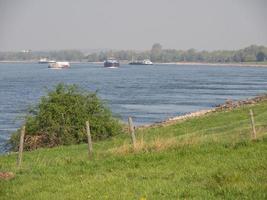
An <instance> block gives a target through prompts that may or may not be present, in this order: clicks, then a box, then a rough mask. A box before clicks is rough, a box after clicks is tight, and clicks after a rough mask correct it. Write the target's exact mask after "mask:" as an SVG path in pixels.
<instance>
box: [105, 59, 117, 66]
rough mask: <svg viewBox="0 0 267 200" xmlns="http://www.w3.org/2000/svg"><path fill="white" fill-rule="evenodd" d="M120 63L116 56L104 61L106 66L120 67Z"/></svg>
mask: <svg viewBox="0 0 267 200" xmlns="http://www.w3.org/2000/svg"><path fill="white" fill-rule="evenodd" d="M119 66H120V63H119V61H118V60H116V59H115V58H108V59H107V60H105V61H104V67H119Z"/></svg>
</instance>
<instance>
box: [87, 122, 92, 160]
mask: <svg viewBox="0 0 267 200" xmlns="http://www.w3.org/2000/svg"><path fill="white" fill-rule="evenodd" d="M86 132H87V140H88V156H89V159H90V158H92V153H93V145H92V138H91V132H90V125H89V121H86Z"/></svg>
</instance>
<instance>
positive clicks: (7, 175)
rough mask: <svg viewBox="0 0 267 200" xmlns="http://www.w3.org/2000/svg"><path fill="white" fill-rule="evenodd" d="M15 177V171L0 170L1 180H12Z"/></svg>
mask: <svg viewBox="0 0 267 200" xmlns="http://www.w3.org/2000/svg"><path fill="white" fill-rule="evenodd" d="M14 177H15V174H14V173H13V172H0V180H10V179H12V178H14Z"/></svg>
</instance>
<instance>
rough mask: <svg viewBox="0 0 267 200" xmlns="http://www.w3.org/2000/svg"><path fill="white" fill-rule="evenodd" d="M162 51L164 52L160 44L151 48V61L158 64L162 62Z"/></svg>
mask: <svg viewBox="0 0 267 200" xmlns="http://www.w3.org/2000/svg"><path fill="white" fill-rule="evenodd" d="M161 51H162V46H161V44H159V43H155V44H153V45H152V48H151V60H152V61H153V62H157V61H160V60H161V57H160V56H161Z"/></svg>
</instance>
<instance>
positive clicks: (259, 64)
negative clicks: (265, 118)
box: [0, 60, 267, 67]
mask: <svg viewBox="0 0 267 200" xmlns="http://www.w3.org/2000/svg"><path fill="white" fill-rule="evenodd" d="M69 62H70V63H71V64H79V63H81V64H87V63H88V64H103V62H86V61H69ZM0 63H23V64H25V63H36V64H40V63H38V60H27V61H12V60H4V61H0ZM121 63H122V64H128V62H121ZM154 65H189V66H194V65H200V66H204V65H205V66H222V67H227V66H234V67H267V63H266V62H263V63H249V62H246V63H239V62H237V63H209V62H168V63H154Z"/></svg>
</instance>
